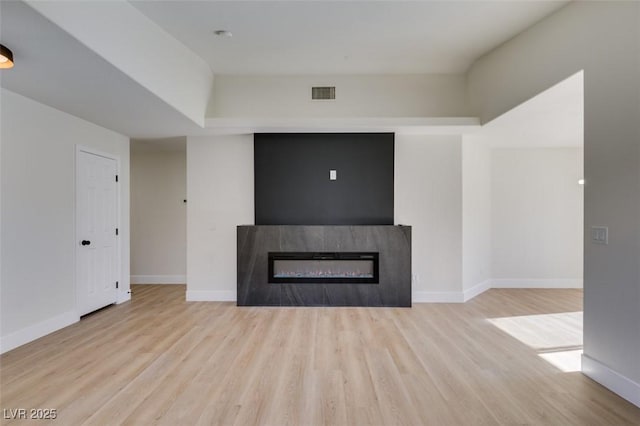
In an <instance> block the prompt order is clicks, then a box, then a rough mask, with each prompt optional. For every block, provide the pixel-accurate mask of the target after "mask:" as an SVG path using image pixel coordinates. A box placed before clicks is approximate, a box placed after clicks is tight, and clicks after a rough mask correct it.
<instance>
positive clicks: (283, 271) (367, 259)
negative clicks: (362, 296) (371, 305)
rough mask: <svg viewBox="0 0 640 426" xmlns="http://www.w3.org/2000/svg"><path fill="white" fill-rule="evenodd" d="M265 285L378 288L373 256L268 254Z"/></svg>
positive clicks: (371, 253) (376, 267)
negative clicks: (267, 283)
mask: <svg viewBox="0 0 640 426" xmlns="http://www.w3.org/2000/svg"><path fill="white" fill-rule="evenodd" d="M268 257H269V283H271V284H283V283H300V284H313V283H322V284H329V283H336V284H339V283H342V284H358V283H360V284H378V283H379V266H378V253H377V252H337V253H334V252H331V253H314V252H269V253H268Z"/></svg>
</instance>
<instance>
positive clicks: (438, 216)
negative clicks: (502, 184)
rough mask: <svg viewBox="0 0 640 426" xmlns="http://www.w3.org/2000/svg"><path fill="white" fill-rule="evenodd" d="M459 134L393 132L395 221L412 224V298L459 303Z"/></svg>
mask: <svg viewBox="0 0 640 426" xmlns="http://www.w3.org/2000/svg"><path fill="white" fill-rule="evenodd" d="M461 145H462V138H461V137H460V136H407V135H396V141H395V205H394V209H395V222H396V224H403V225H411V226H412V230H411V232H412V264H411V269H412V273H413V275H414V280H413V281H414V282H413V300H414V301H416V302H427V301H434V302H435V301H447V302H453V301H462V300H459V298H460V297H461V294H462V215H461V214H462V213H461V212H462V170H461V155H462V153H461V149H462V147H461Z"/></svg>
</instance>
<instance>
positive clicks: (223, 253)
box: [187, 135, 254, 301]
mask: <svg viewBox="0 0 640 426" xmlns="http://www.w3.org/2000/svg"><path fill="white" fill-rule="evenodd" d="M187 199H188V203H189V208H188V211H187V300H233V301H235V300H236V285H237V280H236V272H237V270H236V268H237V262H236V226H238V225H251V224H253V223H254V199H253V135H233V136H210V137H188V138H187Z"/></svg>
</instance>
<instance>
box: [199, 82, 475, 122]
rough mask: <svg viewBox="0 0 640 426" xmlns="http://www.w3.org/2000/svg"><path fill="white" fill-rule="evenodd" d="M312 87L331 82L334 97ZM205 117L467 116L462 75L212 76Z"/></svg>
mask: <svg viewBox="0 0 640 426" xmlns="http://www.w3.org/2000/svg"><path fill="white" fill-rule="evenodd" d="M312 86H336V99H335V100H333V101H313V100H311V87H312ZM213 93H214V96H211V101H210V104H209V109H208V112H207V117H245V118H246V117H253V118H255V117H456V116H457V117H459V116H463V117H464V116H468V114H467V113H468V106H467V101H466V100H467V98H466V82H465V76H464V75H375V76H374V75H332V76H224V75H222V76H216V79H215V82H214V89H213Z"/></svg>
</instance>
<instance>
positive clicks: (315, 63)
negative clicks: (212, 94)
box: [130, 0, 567, 74]
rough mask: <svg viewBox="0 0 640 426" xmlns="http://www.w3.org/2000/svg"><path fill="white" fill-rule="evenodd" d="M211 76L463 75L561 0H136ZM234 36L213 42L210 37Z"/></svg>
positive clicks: (558, 4)
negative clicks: (205, 64) (217, 33)
mask: <svg viewBox="0 0 640 426" xmlns="http://www.w3.org/2000/svg"><path fill="white" fill-rule="evenodd" d="M130 3H131V4H133V5H134V6H135V7H136V8H137V9H138V10H140V11H141V12H142V13H144V14H145V15H146V16H147V17H149V18H150V19H151V20H153V21H155V22H156V23H157V24H158V25H160V26H161V27H162V28H164V29H165V30H166V31H167V32H169V33H170V34H171V35H173V36H174V37H175V38H176V39H178V40H179V41H181V42H182V43H183V44H184V45H186V46H187V47H188V48H190V49H191V50H193V51H194V52H195V53H196V54H198V55H199V56H201V57H202V58H203V59H205V60H206V61H207V62H208V63H209V64H210V65H211V68H212V70H213V71H214V72H215V73H218V74H405V73H464V72H465V71H466V70H467V68H468V67H469V66H470V65H471V64H472V63H473V61H475V60H476V59H477V58H478V57H480V56H482V55H483V54H485V53H487V52H489V51H490V50H492V49H493V48H495V47H496V46H498V45H499V44H501V43H503V42H505V41H507V40H508V39H510V38H511V37H513V36H515V35H516V34H518V33H520V32H521V31H523V30H524V29H525V28H527V27H529V26H531V25H532V24H534V23H535V22H537V21H539V20H540V19H542V18H543V17H545V16H547V15H549V14H550V13H552V12H554V11H555V10H557V9H559V8H560V7H562V6H563V5H564V4H566V3H567V2H566V1H539V0H538V1H504V0H503V1H482V0H475V1H411V2H409V1H206V0H204V1H203V0H200V1H189V0H186V1H185V0H183V1H147V0H145V1H136V0H130ZM220 29H224V30H229V31H231V32H232V33H233V37H231V38H225V37H216V36H215V35H214V34H213V31H214V30H220Z"/></svg>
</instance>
